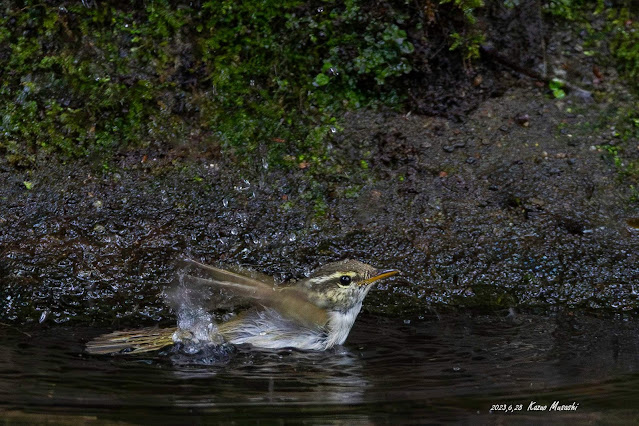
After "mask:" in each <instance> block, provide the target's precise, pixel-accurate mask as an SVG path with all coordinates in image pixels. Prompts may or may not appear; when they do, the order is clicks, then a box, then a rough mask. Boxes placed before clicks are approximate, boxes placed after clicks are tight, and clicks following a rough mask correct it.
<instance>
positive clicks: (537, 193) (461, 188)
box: [0, 83, 639, 326]
mask: <svg viewBox="0 0 639 426" xmlns="http://www.w3.org/2000/svg"><path fill="white" fill-rule="evenodd" d="M519 86H520V87H515V88H512V89H510V90H508V91H507V92H506V93H505V94H504V96H503V97H500V98H492V99H489V100H487V101H485V102H483V103H482V104H481V105H480V106H479V107H478V108H477V109H476V110H475V111H474V112H473V113H471V114H470V115H469V116H468V118H467V120H465V121H464V122H459V121H456V120H448V119H443V118H433V117H425V116H419V115H416V114H397V113H391V112H358V113H350V114H349V115H347V116H346V117H345V119H344V121H345V123H346V127H345V129H344V131H342V132H341V133H339V134H338V135H337V136H336V137H335V139H334V140H333V150H332V155H334V156H335V157H339V158H341V159H345V161H346V164H351V165H352V167H351V168H350V169H349V168H345V169H343V170H342V171H341V172H336V173H334V174H327V175H326V176H324V177H322V176H314V177H313V178H312V179H310V178H309V177H308V171H307V170H306V169H299V170H290V171H283V170H273V169H272V168H271V169H269V168H265V167H261V168H259V169H257V168H256V169H254V170H246V169H238V168H237V166H236V165H234V163H233V162H231V161H230V160H227V159H225V158H224V157H222V156H220V155H219V154H209V153H206V152H190V153H189V155H187V156H181V157H179V158H177V159H176V155H175V153H161V152H148V153H146V152H139V153H131V154H130V156H129V157H127V158H121V159H120V160H119V163H118V169H117V170H111V171H108V172H103V173H97V174H96V172H95V167H93V166H91V165H89V164H86V165H73V166H65V165H59V164H41V165H40V167H39V168H38V169H37V170H33V171H29V172H27V171H20V170H15V169H13V168H12V167H10V166H8V165H5V164H3V165H2V166H1V167H0V182H1V183H0V200H1V201H0V203H1V205H2V208H1V209H0V277H1V279H2V287H1V288H0V320H1V321H4V322H17V323H28V322H37V321H40V322H46V321H54V322H60V323H62V322H69V321H74V322H86V323H116V325H118V326H127V325H140V323H153V322H157V321H161V320H163V319H166V320H167V321H168V320H170V321H173V320H174V318H173V313H172V312H171V311H170V309H169V308H167V307H166V305H165V303H164V301H163V297H162V291H163V289H164V288H165V286H167V285H168V284H170V283H171V281H172V280H173V279H174V277H175V273H176V268H177V262H176V260H177V259H179V258H180V257H191V258H194V259H197V260H200V261H204V262H208V263H217V264H242V265H244V266H250V267H252V268H254V269H256V270H259V271H262V272H265V273H268V274H271V275H274V276H275V277H276V278H277V279H278V280H287V279H290V278H295V277H301V276H303V275H304V274H306V273H308V272H310V271H311V270H312V269H313V268H315V267H317V266H319V265H321V264H324V263H326V262H329V261H333V260H339V259H342V258H347V257H349V258H356V259H359V260H362V261H364V262H368V263H371V264H374V265H376V266H378V267H393V268H398V269H400V270H401V271H402V276H401V277H400V278H397V279H394V280H388V282H385V283H383V284H381V285H380V287H379V289H378V290H377V291H374V292H371V294H370V295H369V296H368V298H367V299H366V301H365V309H366V310H368V311H371V312H376V313H386V314H390V315H395V314H399V313H407V312H411V313H418V314H427V313H429V312H431V311H432V310H433V309H434V310H438V309H444V308H447V307H450V308H454V309H457V308H459V309H466V308H477V309H491V310H493V309H507V308H514V307H515V308H516V307H518V308H522V309H525V308H530V307H541V308H547V307H549V306H561V307H569V308H571V307H575V308H584V309H587V310H606V311H614V312H624V311H635V310H636V308H637V293H636V292H635V288H634V285H635V283H637V280H638V278H639V259H638V255H637V251H636V247H637V242H638V240H637V238H639V234H637V232H636V231H635V228H634V227H633V226H631V225H629V224H633V223H635V222H636V217H637V212H636V203H635V204H632V203H629V202H628V199H629V197H630V194H629V191H630V189H629V185H627V184H625V183H624V182H623V181H621V182H620V178H619V175H618V173H617V172H616V170H615V168H614V167H613V165H612V164H611V163H610V161H607V160H606V156H605V154H604V153H602V152H601V151H600V150H598V149H597V148H596V146H597V145H599V144H601V143H602V138H603V137H605V136H604V135H599V134H597V133H596V132H593V131H592V128H591V127H590V126H589V124H588V123H590V122H592V121H593V120H595V118H596V117H597V116H598V114H599V113H600V110H601V109H603V108H605V105H597V104H595V105H593V104H586V103H582V101H581V100H579V99H577V98H570V97H569V98H566V99H564V100H554V99H550V98H549V97H548V96H546V95H545V94H544V93H543V90H540V89H539V88H538V87H536V86H535V85H534V84H532V83H531V84H524V83H522V84H520V85H519ZM521 117H526V119H525V120H523V121H522V118H521ZM522 122H526V123H527V125H525V126H524V125H522ZM363 158H366V159H367V160H366V161H367V163H366V173H361V172H359V171H358V170H359V169H361V162H362V159H363ZM25 182H29V183H30V188H31V189H28V188H27V185H26V184H25ZM309 194H315V195H313V196H311V195H309ZM317 194H320V195H321V199H322V200H324V201H323V204H322V205H321V206H320V207H321V208H318V202H317V197H316V195H317ZM314 197H315V198H314ZM320 204H321V203H320ZM633 218H634V219H633Z"/></svg>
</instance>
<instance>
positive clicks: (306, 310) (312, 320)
mask: <svg viewBox="0 0 639 426" xmlns="http://www.w3.org/2000/svg"><path fill="white" fill-rule="evenodd" d="M185 262H186V263H187V264H188V265H190V266H193V267H195V268H197V269H198V270H199V271H200V272H201V273H203V274H204V275H205V276H206V278H204V277H198V276H194V275H190V274H189V275H185V276H184V280H185V281H188V282H189V283H192V284H195V285H198V286H209V287H214V288H217V289H220V290H222V291H223V292H225V293H230V294H231V295H233V296H236V297H239V298H240V299H244V300H247V301H248V302H249V303H251V304H253V305H256V306H266V307H269V308H272V309H276V310H277V311H278V312H279V313H280V314H281V315H282V316H284V317H286V318H289V319H291V320H293V321H297V322H299V323H301V324H303V325H305V326H306V327H309V328H322V327H324V326H325V325H326V323H327V322H328V314H327V313H326V311H325V310H323V309H321V308H319V307H318V306H316V305H315V304H313V303H312V302H310V301H309V300H308V298H307V297H306V295H305V294H304V292H302V291H300V290H299V289H296V288H294V287H286V288H285V290H286V291H282V289H278V288H276V287H274V286H272V285H269V284H266V283H263V282H261V281H258V280H256V279H253V278H251V277H248V276H245V275H241V274H238V273H235V272H231V271H226V270H224V269H219V268H216V267H214V266H210V265H205V264H203V263H199V262H196V261H194V260H191V259H185Z"/></svg>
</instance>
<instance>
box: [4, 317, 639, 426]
mask: <svg viewBox="0 0 639 426" xmlns="http://www.w3.org/2000/svg"><path fill="white" fill-rule="evenodd" d="M106 331H110V330H104V329H93V328H68V327H66V328H63V327H52V328H43V329H35V330H17V329H15V328H12V327H9V326H2V327H0V336H1V337H0V338H1V339H2V342H3V345H2V348H1V349H0V414H1V415H2V417H3V418H4V419H5V421H7V422H8V423H12V422H15V423H25V422H27V423H32V422H36V423H37V422H46V421H49V422H54V423H91V424H96V423H98V424H100V423H107V424H108V423H111V422H125V423H132V424H138V423H151V422H158V423H162V424H184V423H185V422H186V423H200V422H201V423H206V422H211V421H215V420H220V421H224V422H232V421H246V420H250V421H256V420H264V421H268V422H269V423H270V422H274V421H276V420H291V421H292V420H299V419H306V420H311V421H315V422H320V423H324V424H325V423H340V422H341V423H344V422H347V423H370V422H373V423H378V422H387V421H388V422H390V421H393V422H395V421H397V420H402V421H404V422H414V423H424V422H434V423H439V422H445V421H471V422H478V423H485V422H489V423H502V422H503V421H507V420H512V419H514V418H516V419H517V420H518V421H519V422H523V423H530V424H534V423H537V422H540V421H543V422H546V423H548V422H551V423H565V422H573V421H589V422H595V423H616V422H619V421H621V422H631V421H636V420H638V419H639V408H638V407H639V404H638V403H639V357H638V356H637V354H638V353H639V352H638V350H639V333H638V331H639V322H637V321H636V320H623V319H610V318H608V319H598V318H593V317H586V316H573V315H570V314H553V315H550V316H536V315H514V316H513V315H508V316H505V315H492V316H472V315H468V314H457V315H449V316H443V317H439V318H427V319H417V318H413V319H388V318H379V317H374V316H370V315H362V316H361V317H360V318H359V319H358V321H357V322H356V324H355V326H354V328H353V331H352V333H351V336H350V337H349V339H348V340H347V342H346V345H344V346H343V347H340V348H338V349H335V350H332V351H328V352H324V353H304V352H298V351H289V350H282V351H270V352H264V351H262V352H257V351H253V350H250V348H247V347H238V348H226V349H225V350H220V349H210V350H208V351H202V352H200V353H197V354H186V353H184V352H183V351H180V350H167V351H165V352H163V353H159V354H153V355H147V356H136V357H133V356H90V355H87V354H85V353H84V352H83V345H84V343H85V342H86V341H87V340H88V339H90V338H92V337H94V336H96V335H98V334H100V333H102V332H106ZM533 401H535V402H536V403H537V404H539V405H547V406H550V405H551V404H552V403H553V402H554V401H560V404H561V405H564V404H573V403H575V404H578V406H577V407H578V408H577V410H576V411H571V412H556V411H553V412H550V411H548V410H546V411H543V412H536V411H529V410H528V407H529V406H530V404H531V403H532V402H533ZM501 404H505V405H506V408H508V405H512V407H513V409H516V408H517V405H521V406H522V409H521V411H519V412H517V413H510V414H505V413H500V412H497V411H496V410H491V408H494V407H493V405H501Z"/></svg>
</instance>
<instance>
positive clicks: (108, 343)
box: [86, 327, 177, 355]
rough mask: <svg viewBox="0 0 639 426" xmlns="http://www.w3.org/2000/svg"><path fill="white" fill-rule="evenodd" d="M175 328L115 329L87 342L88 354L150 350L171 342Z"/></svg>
mask: <svg viewBox="0 0 639 426" xmlns="http://www.w3.org/2000/svg"><path fill="white" fill-rule="evenodd" d="M176 330H177V328H175V327H172V328H141V329H139V330H129V331H115V332H113V333H109V334H103V335H102V336H98V337H96V338H95V339H93V340H91V341H90V342H88V343H87V347H86V349H87V352H88V353H90V354H97V355H103V354H112V353H127V354H137V353H144V352H152V351H157V350H159V349H162V348H163V347H165V346H169V345H172V344H173V333H175V331H176Z"/></svg>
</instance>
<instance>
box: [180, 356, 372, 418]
mask: <svg viewBox="0 0 639 426" xmlns="http://www.w3.org/2000/svg"><path fill="white" fill-rule="evenodd" d="M170 359H171V362H172V363H173V364H174V372H173V373H174V375H175V377H176V378H178V379H181V380H188V381H190V382H193V381H195V382H199V381H200V380H202V381H205V380H210V379H211V378H215V383H216V384H215V386H214V387H212V388H211V389H210V392H205V393H201V394H199V395H197V396H196V395H189V397H188V398H186V399H181V398H178V399H176V400H175V404H176V405H177V406H192V405H193V403H194V402H195V401H194V398H197V399H198V400H199V403H198V404H197V405H198V406H203V405H204V406H206V405H207V404H212V405H219V404H225V403H232V404H236V403H237V401H245V402H249V401H247V395H251V396H250V398H249V400H250V402H251V403H303V404H305V403H310V404H312V403H314V402H316V401H324V402H326V403H340V404H356V403H361V402H363V398H364V393H365V391H366V389H367V388H368V386H369V384H368V381H367V380H366V378H365V376H364V374H363V372H364V368H363V363H362V360H361V359H360V358H359V356H358V355H356V354H354V353H353V352H352V351H350V350H349V349H347V348H345V347H336V348H334V349H331V350H328V351H322V352H320V351H315V352H302V351H297V350H292V349H291V350H288V349H283V350H259V351H258V350H255V348H251V347H249V346H248V345H246V346H244V345H240V346H238V347H232V346H218V347H212V346H209V347H208V348H207V349H204V350H202V351H201V352H199V353H196V354H192V353H184V352H181V350H180V347H179V346H178V347H176V348H175V349H174V350H173V353H172V354H171V355H170ZM200 384H201V383H200ZM236 398H238V399H236Z"/></svg>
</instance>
